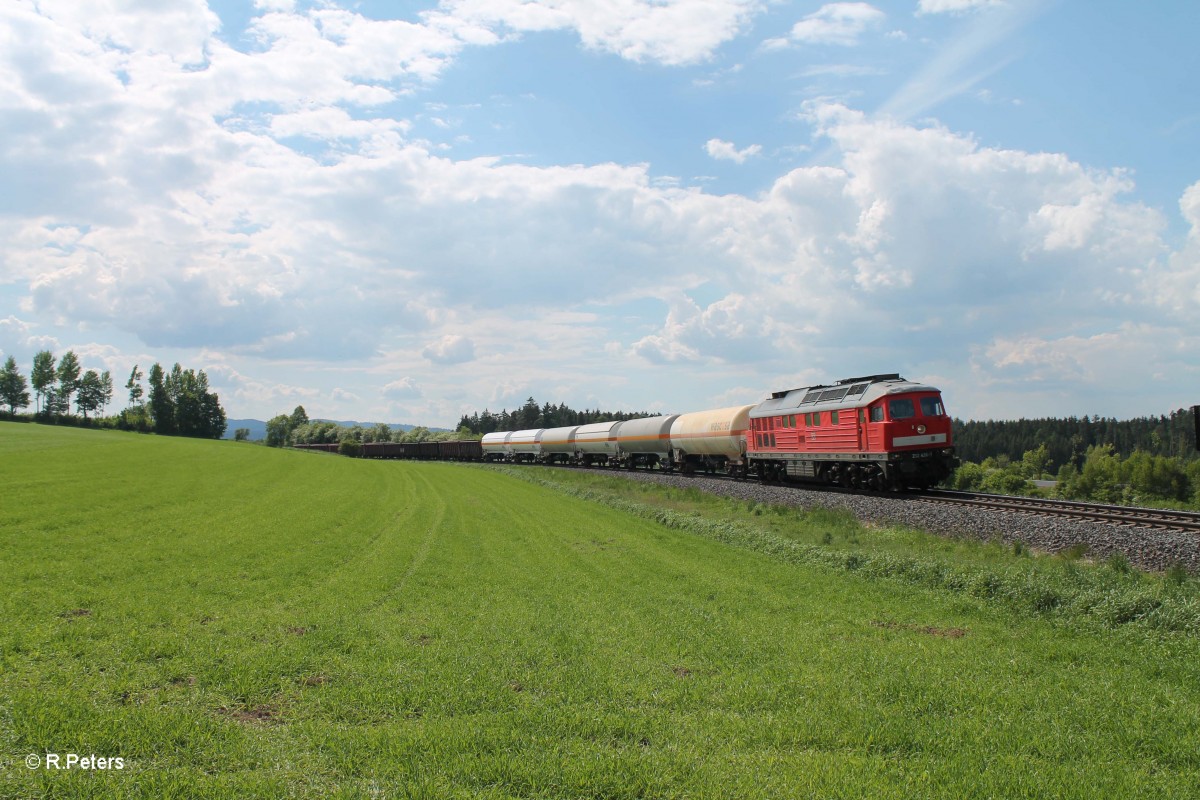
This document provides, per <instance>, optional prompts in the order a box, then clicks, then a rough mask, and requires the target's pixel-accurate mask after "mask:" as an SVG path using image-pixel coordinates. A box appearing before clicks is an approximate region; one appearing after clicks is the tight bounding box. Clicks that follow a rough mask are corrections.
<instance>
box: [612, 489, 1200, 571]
mask: <svg viewBox="0 0 1200 800" xmlns="http://www.w3.org/2000/svg"><path fill="white" fill-rule="evenodd" d="M605 474H609V475H620V476H622V477H626V478H629V479H630V480H639V481H648V482H652V483H658V484H662V485H665V486H671V487H675V488H679V487H681V486H683V487H694V488H696V489H699V490H700V491H703V492H709V493H711V494H714V495H720V496H722V497H729V498H732V499H735V500H742V501H748V502H754V503H762V504H764V505H782V506H795V507H797V508H806V509H807V508H830V509H846V510H848V511H850V512H851V513H852V514H854V515H855V516H856V517H857V518H858V519H859V520H861V521H863V522H871V523H876V524H888V525H904V526H907V527H910V528H915V529H918V530H924V531H929V532H930V533H937V534H941V535H945V536H955V537H971V538H975V539H980V540H983V541H994V540H997V539H999V540H1001V541H1003V542H1005V543H1006V544H1010V545H1011V544H1012V543H1014V542H1018V541H1019V542H1021V543H1022V544H1023V545H1025V546H1027V547H1029V548H1032V549H1034V550H1039V551H1044V552H1049V553H1057V552H1059V551H1062V550H1066V549H1068V548H1071V547H1076V546H1079V545H1083V546H1084V547H1086V552H1087V556H1088V557H1089V558H1092V559H1095V560H1098V561H1103V560H1105V559H1107V558H1110V557H1111V556H1114V555H1121V556H1124V557H1125V558H1126V559H1127V560H1128V561H1129V563H1130V564H1132V565H1134V566H1137V567H1140V568H1142V569H1146V570H1152V571H1162V570H1165V569H1167V568H1169V567H1171V566H1172V565H1175V564H1180V565H1182V566H1183V567H1184V568H1185V569H1187V570H1188V571H1189V572H1192V573H1196V572H1200V536H1196V535H1195V534H1191V533H1184V532H1181V531H1167V530H1159V529H1156V528H1143V527H1125V526H1117V525H1109V524H1104V523H1098V522H1081V521H1076V520H1069V519H1059V518H1055V517H1048V516H1039V515H1037V514H1030V513H1019V512H1013V513H1004V512H999V511H989V510H985V509H972V508H963V507H961V506H958V507H955V506H949V505H943V504H939V503H933V502H929V501H925V500H920V499H918V498H915V497H906V496H903V495H900V496H896V497H881V496H877V495H858V494H843V493H839V492H829V491H821V490H814V489H804V488H800V487H796V486H768V485H763V484H760V483H757V482H754V481H732V480H722V479H714V478H704V477H682V476H678V475H663V474H656V473H651V472H626V471H620V472H618V471H615V470H614V471H613V472H609V473H605Z"/></svg>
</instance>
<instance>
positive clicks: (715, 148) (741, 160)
mask: <svg viewBox="0 0 1200 800" xmlns="http://www.w3.org/2000/svg"><path fill="white" fill-rule="evenodd" d="M704 150H705V152H706V153H708V154H709V155H710V156H712V157H713V158H715V159H717V160H719V161H734V162H736V163H738V164H745V163H746V159H748V158H750V157H751V156H756V155H758V154H759V153H761V152H762V145H758V144H752V145H750V146H749V147H744V148H742V149H741V150H738V149H737V146H736V145H734V143H733V142H726V141H723V140H721V139H709V140H708V141H707V142H705V143H704Z"/></svg>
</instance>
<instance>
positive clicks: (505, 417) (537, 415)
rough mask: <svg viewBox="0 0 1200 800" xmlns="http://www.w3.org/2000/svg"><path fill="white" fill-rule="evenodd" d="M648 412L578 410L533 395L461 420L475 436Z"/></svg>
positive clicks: (646, 413)
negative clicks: (516, 404)
mask: <svg viewBox="0 0 1200 800" xmlns="http://www.w3.org/2000/svg"><path fill="white" fill-rule="evenodd" d="M653 416H655V415H654V414H651V413H650V412H649V411H638V412H629V411H600V410H599V409H596V410H590V409H589V410H585V411H576V410H574V409H573V408H569V407H568V406H567V405H566V404H565V403H560V404H558V405H554V404H552V403H545V404H539V403H538V401H537V400H534V399H533V398H532V397H530V398H529V399H528V400H526V401H525V405H523V406H521V407H520V408H517V409H514V410H512V411H508V410H504V411H501V412H500V413H498V414H494V413H492V412H491V411H489V410H487V409H484V410H483V412H478V411H477V412H475V413H474V414H471V415H467V414H463V416H462V419H460V420H459V421H458V428H459V430H465V431H469V432H470V433H471V434H473V435H475V436H483V435H484V434H486V433H494V432H496V431H520V430H528V429H529V428H565V427H567V426H569V425H588V424H590V423H593V422H616V421H623V420H627V419H637V418H639V417H653Z"/></svg>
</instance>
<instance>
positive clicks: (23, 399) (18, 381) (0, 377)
mask: <svg viewBox="0 0 1200 800" xmlns="http://www.w3.org/2000/svg"><path fill="white" fill-rule="evenodd" d="M28 389H29V384H27V383H26V382H25V376H24V375H22V374H21V373H20V372H19V371H18V370H17V359H15V358H13V357H12V356H9V357H8V360H7V361H5V362H4V370H3V371H2V372H0V403H4V404H5V405H7V406H8V413H9V414H10V415H14V414H16V413H17V409H18V408H25V407H26V406H28V405H29V392H28Z"/></svg>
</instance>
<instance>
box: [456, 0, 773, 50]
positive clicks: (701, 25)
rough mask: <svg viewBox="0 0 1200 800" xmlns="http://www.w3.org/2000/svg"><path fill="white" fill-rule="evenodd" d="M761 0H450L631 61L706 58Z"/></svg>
mask: <svg viewBox="0 0 1200 800" xmlns="http://www.w3.org/2000/svg"><path fill="white" fill-rule="evenodd" d="M764 5H765V4H764V3H763V2H761V0H677V1H676V2H672V3H661V2H653V1H652V0H611V2H605V3H566V2H519V1H518V0H449V2H445V3H443V8H444V9H445V10H446V14H447V15H448V17H449V18H451V19H453V20H459V21H463V22H467V23H470V24H474V25H479V26H482V27H486V28H495V27H501V28H502V29H503V28H508V29H511V30H513V31H517V32H533V31H546V30H563V29H567V30H574V31H575V32H577V33H578V34H579V37H580V39H581V40H582V41H583V43H584V45H585V46H587V47H589V48H593V49H596V50H602V51H605V52H609V53H614V54H616V55H619V56H621V57H622V58H625V59H628V60H630V61H636V62H642V61H656V62H659V63H662V64H668V65H679V64H689V63H694V62H698V61H703V60H706V59H708V58H710V57H711V56H712V54H713V52H714V51H715V50H716V48H717V47H719V46H720V45H721V44H723V43H724V42H726V41H729V40H730V39H732V38H733V37H734V36H735V35H737V33H738V32H739V31H740V30H742V29H743V28H744V27H746V26H747V25H748V24H749V21H750V19H751V18H752V17H753V16H754V15H756V14H758V13H759V12H760V11H761V10H762V9H763V7H764Z"/></svg>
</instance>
